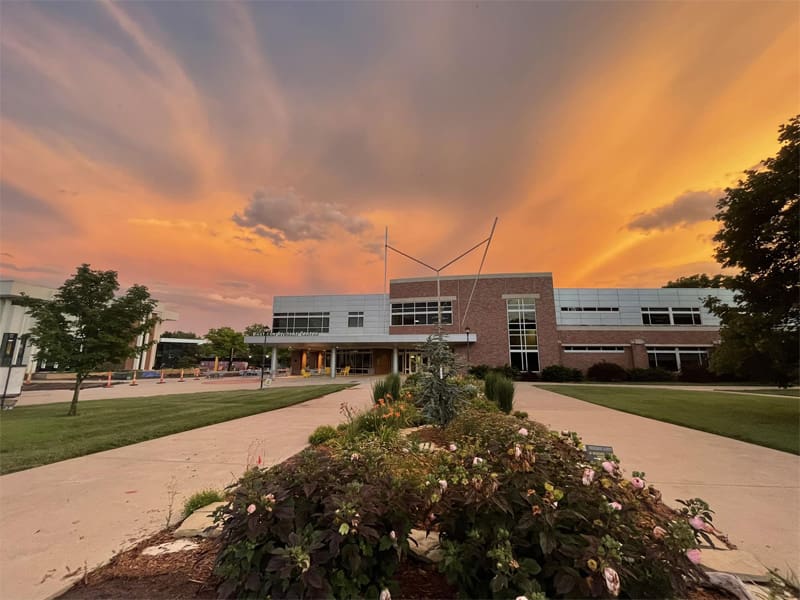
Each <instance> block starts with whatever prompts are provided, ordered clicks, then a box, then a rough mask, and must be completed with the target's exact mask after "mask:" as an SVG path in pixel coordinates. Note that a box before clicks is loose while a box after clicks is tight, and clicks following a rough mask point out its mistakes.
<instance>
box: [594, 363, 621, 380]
mask: <svg viewBox="0 0 800 600" xmlns="http://www.w3.org/2000/svg"><path fill="white" fill-rule="evenodd" d="M586 378H587V379H589V380H591V381H625V380H626V379H627V378H628V373H627V372H626V371H625V369H624V368H623V367H621V366H619V365H618V364H616V363H610V362H605V361H602V362H599V363H595V364H593V365H592V366H591V367H589V368H588V369H587V370H586Z"/></svg>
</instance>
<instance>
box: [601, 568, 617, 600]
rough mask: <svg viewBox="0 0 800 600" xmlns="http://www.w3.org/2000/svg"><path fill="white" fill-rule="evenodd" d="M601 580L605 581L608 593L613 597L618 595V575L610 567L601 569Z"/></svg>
mask: <svg viewBox="0 0 800 600" xmlns="http://www.w3.org/2000/svg"><path fill="white" fill-rule="evenodd" d="M603 579H605V580H606V588H607V589H608V593H609V594H611V595H612V596H614V597H617V596H618V595H619V575H617V572H616V571H615V570H614V569H612V568H611V567H606V568H605V569H603Z"/></svg>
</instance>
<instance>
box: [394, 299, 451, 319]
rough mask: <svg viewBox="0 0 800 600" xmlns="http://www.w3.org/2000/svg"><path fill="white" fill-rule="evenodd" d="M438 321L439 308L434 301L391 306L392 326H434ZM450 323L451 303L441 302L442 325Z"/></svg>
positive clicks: (401, 303)
mask: <svg viewBox="0 0 800 600" xmlns="http://www.w3.org/2000/svg"><path fill="white" fill-rule="evenodd" d="M438 321H439V308H438V306H437V303H436V300H434V301H432V302H431V301H420V302H398V303H393V304H392V325H436V323H437V322H438ZM452 323H453V303H452V302H451V301H450V300H442V324H443V325H450V324H452Z"/></svg>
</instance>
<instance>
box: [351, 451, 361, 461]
mask: <svg viewBox="0 0 800 600" xmlns="http://www.w3.org/2000/svg"><path fill="white" fill-rule="evenodd" d="M360 458H361V455H360V454H359V453H358V452H353V453H352V454H351V455H350V460H352V461H356V460H359V459H360Z"/></svg>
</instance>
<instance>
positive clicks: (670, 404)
mask: <svg viewBox="0 0 800 600" xmlns="http://www.w3.org/2000/svg"><path fill="white" fill-rule="evenodd" d="M538 387H540V388H542V389H545V390H548V391H551V392H556V393H558V394H564V395H565V396H571V397H573V398H577V399H578V400H584V401H585V402H591V403H592V404H599V405H601V406H606V407H608V408H613V409H615V410H620V411H623V412H627V413H632V414H634V415H639V416H642V417H648V418H650V419H656V420H658V421H664V422H666V423H673V424H675V425H682V426H684V427H690V428H691V429H698V430H700V431H707V432H709V433H716V434H718V435H723V436H725V437H729V438H733V439H735V440H742V441H744V442H750V443H753V444H758V445H759V446H766V447H767V448H774V449H775V450H782V451H784V452H791V453H793V454H800V400H798V399H797V398H791V397H787V398H778V397H775V398H768V397H766V396H754V395H752V394H749V395H748V394H745V393H736V394H731V393H728V392H705V391H687V390H666V389H647V388H634V387H627V386H618V387H612V386H580V385H558V386H549V385H539V386H538Z"/></svg>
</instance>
